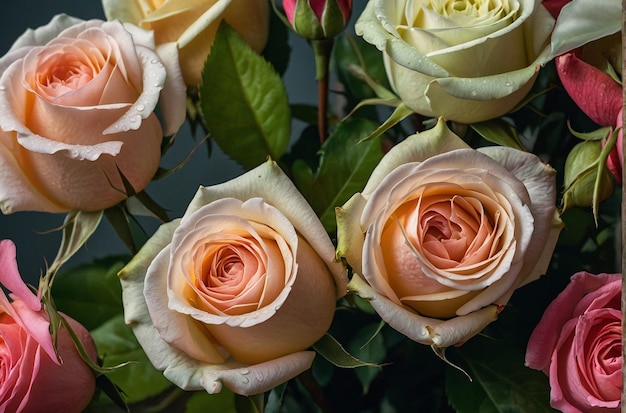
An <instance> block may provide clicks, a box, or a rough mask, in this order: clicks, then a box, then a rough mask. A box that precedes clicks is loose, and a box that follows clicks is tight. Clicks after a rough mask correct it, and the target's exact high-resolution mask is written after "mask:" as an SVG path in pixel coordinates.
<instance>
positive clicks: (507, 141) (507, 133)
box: [470, 118, 527, 151]
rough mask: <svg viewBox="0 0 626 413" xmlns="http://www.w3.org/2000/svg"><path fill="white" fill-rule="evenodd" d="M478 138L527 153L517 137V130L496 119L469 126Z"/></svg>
mask: <svg viewBox="0 0 626 413" xmlns="http://www.w3.org/2000/svg"><path fill="white" fill-rule="evenodd" d="M470 126H471V127H472V129H474V130H475V131H476V132H477V133H478V134H479V135H480V136H482V137H483V138H485V139H486V140H488V141H489V142H492V143H495V144H497V145H500V146H506V147H509V148H515V149H519V150H521V151H527V149H526V148H525V147H524V145H523V144H522V142H521V141H520V139H519V136H518V135H517V130H516V129H515V127H514V126H513V125H511V124H510V123H508V122H506V121H504V120H502V119H500V118H497V119H492V120H488V121H485V122H479V123H473V124H471V125H470Z"/></svg>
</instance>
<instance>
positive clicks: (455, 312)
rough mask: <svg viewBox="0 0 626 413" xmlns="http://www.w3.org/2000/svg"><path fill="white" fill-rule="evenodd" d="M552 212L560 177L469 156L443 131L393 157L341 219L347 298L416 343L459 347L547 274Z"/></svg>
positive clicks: (485, 155)
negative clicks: (355, 298)
mask: <svg viewBox="0 0 626 413" xmlns="http://www.w3.org/2000/svg"><path fill="white" fill-rule="evenodd" d="M555 203H556V183H555V171H554V170H553V169H552V168H551V167H550V166H548V165H545V164H544V163H543V162H542V161H541V160H540V159H539V158H538V157H537V156H535V155H533V154H529V153H526V152H521V151H519V150H515V149H510V148H504V147H489V148H482V149H480V150H475V149H471V148H470V147H468V146H467V145H466V144H465V143H464V142H463V141H462V140H461V139H460V138H459V137H457V136H456V135H454V134H453V133H452V132H451V131H450V130H449V129H448V128H447V127H446V125H445V122H443V121H441V119H440V121H439V123H438V124H437V126H436V127H435V128H433V129H430V130H427V131H425V132H423V133H420V134H418V135H413V136H410V137H409V138H407V139H406V140H405V141H403V142H401V143H400V144H398V145H397V146H395V147H394V148H392V149H391V151H389V152H388V153H387V154H386V155H385V157H384V158H383V159H382V160H381V162H380V163H379V165H378V166H377V167H376V169H375V170H374V171H373V173H372V175H371V177H370V179H369V180H368V183H367V185H366V186H365V188H364V190H363V192H362V193H357V194H356V195H354V196H353V197H352V198H351V199H350V200H349V201H348V202H347V203H346V205H344V206H343V207H342V208H340V209H339V210H338V213H337V215H338V220H337V221H338V234H337V236H338V247H337V255H338V256H339V257H344V258H345V259H346V260H347V262H348V264H350V266H351V267H352V269H353V271H354V276H353V278H352V280H351V281H350V284H349V285H348V289H349V290H352V291H354V292H356V293H358V294H359V295H361V296H362V297H363V298H366V299H369V300H370V302H371V304H372V306H373V307H374V309H375V310H376V311H377V312H378V313H379V315H380V316H381V317H382V318H383V320H385V321H386V322H387V323H388V324H389V325H390V326H392V327H394V328H395V329H397V330H398V331H400V332H402V333H403V334H405V335H406V336H408V337H409V338H411V339H413V340H415V341H417V342H420V343H424V344H429V345H431V344H435V345H437V346H439V347H447V346H450V345H455V344H460V343H463V342H464V341H466V340H467V339H469V338H470V337H472V336H473V335H475V334H477V333H478V332H480V330H482V328H483V327H485V326H486V325H487V324H489V323H490V322H492V321H493V320H495V317H496V315H497V312H498V308H499V306H503V305H505V304H506V303H507V302H508V300H509V298H510V296H511V295H512V294H513V291H514V290H515V289H517V288H518V287H520V286H522V285H524V284H526V283H528V282H530V281H533V280H536V279H537V278H538V277H539V276H540V275H541V274H544V273H545V271H546V268H547V266H548V263H549V261H550V257H551V256H552V251H553V249H554V246H555V243H556V240H557V238H558V234H559V232H560V229H561V222H560V219H559V217H558V214H557V211H556V205H555Z"/></svg>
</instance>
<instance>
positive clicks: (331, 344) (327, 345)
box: [313, 334, 378, 368]
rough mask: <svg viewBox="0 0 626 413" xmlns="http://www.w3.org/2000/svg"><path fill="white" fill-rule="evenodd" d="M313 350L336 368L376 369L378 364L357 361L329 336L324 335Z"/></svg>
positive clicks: (314, 345)
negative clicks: (366, 367)
mask: <svg viewBox="0 0 626 413" xmlns="http://www.w3.org/2000/svg"><path fill="white" fill-rule="evenodd" d="M313 349H314V350H315V351H317V352H318V353H319V354H321V355H322V356H323V357H324V358H325V359H326V360H328V361H330V362H331V363H333V364H334V365H335V366H337V367H342V368H355V367H365V366H370V367H376V366H378V364H376V363H370V362H367V361H362V360H359V359H358V358H356V357H354V356H353V355H352V354H350V353H348V352H347V351H346V349H345V348H343V346H342V345H341V344H339V342H338V341H337V340H335V339H334V338H333V336H331V335H330V334H325V335H324V337H322V338H320V339H319V340H318V341H317V342H316V343H315V344H313Z"/></svg>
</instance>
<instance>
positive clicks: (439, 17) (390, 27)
mask: <svg viewBox="0 0 626 413" xmlns="http://www.w3.org/2000/svg"><path fill="white" fill-rule="evenodd" d="M553 26H554V19H553V18H552V16H551V15H550V13H548V11H547V10H546V9H545V8H544V7H543V6H542V5H541V2H540V1H539V0H503V1H498V2H494V1H489V0H465V1H453V0H444V1H434V0H415V1H412V0H371V1H370V2H368V3H367V6H366V7H365V10H364V11H363V14H362V15H361V16H360V18H359V20H358V21H357V23H356V32H357V34H358V35H360V36H363V38H364V39H365V40H366V41H367V42H369V43H371V44H373V45H375V46H376V47H377V48H378V49H379V50H381V51H382V52H383V57H384V63H385V68H386V71H387V77H388V79H389V82H390V83H391V86H392V87H393V89H394V90H395V91H396V93H398V95H399V97H400V99H401V100H402V102H403V103H404V104H405V105H406V106H407V107H408V108H409V109H411V110H413V111H414V112H416V113H419V114H421V115H424V116H443V117H444V118H446V119H448V120H453V121H456V122H462V123H473V122H480V121H484V120H487V119H493V118H496V117H498V116H501V115H503V114H505V113H507V112H508V111H510V110H511V109H512V108H513V107H514V106H515V105H516V104H518V103H519V102H520V101H521V100H522V99H523V98H524V96H526V94H527V93H528V91H529V90H530V88H531V86H532V84H533V82H534V79H535V77H536V74H537V71H538V70H539V68H540V66H541V65H542V64H544V63H546V62H547V61H548V60H549V58H550V47H549V46H550V33H551V31H552V28H553Z"/></svg>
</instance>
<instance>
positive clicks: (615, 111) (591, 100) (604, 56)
mask: <svg viewBox="0 0 626 413" xmlns="http://www.w3.org/2000/svg"><path fill="white" fill-rule="evenodd" d="M555 62H556V70H557V73H558V75H559V78H560V79H561V83H562V84H563V87H564V88H565V90H566V91H567V93H568V94H569V95H570V97H571V98H572V99H573V100H574V102H575V103H576V105H577V106H578V107H579V108H580V109H581V110H582V111H583V112H584V113H585V114H586V115H587V116H589V118H591V120H593V121H594V122H595V123H597V124H598V125H601V126H611V127H613V128H617V127H621V126H622V118H621V116H620V115H621V112H622V85H621V84H620V83H618V82H616V81H615V79H613V78H612V77H611V76H609V75H608V74H607V72H606V71H605V69H606V67H607V64H610V65H613V66H614V67H621V33H616V34H613V35H611V36H607V37H603V38H601V39H599V40H596V41H593V42H590V43H587V44H586V45H584V46H582V47H580V48H577V49H576V50H574V51H571V52H567V53H565V54H562V55H561V56H558V57H557V58H556V59H555ZM621 135H622V132H621V131H620V132H619V138H618V142H617V144H616V146H615V148H614V149H613V151H612V152H611V154H610V156H609V158H608V160H607V167H608V168H609V170H610V171H611V172H612V173H613V175H614V176H615V179H616V180H617V181H618V182H619V183H620V184H621V182H622V168H621V165H622V161H621V159H623V155H621V152H622V145H621V142H622V140H621Z"/></svg>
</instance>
